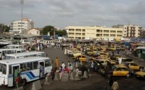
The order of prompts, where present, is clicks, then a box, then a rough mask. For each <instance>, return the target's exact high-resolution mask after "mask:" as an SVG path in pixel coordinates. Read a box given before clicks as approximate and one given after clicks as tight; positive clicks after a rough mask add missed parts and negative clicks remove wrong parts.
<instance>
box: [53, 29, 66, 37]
mask: <svg viewBox="0 0 145 90" xmlns="http://www.w3.org/2000/svg"><path fill="white" fill-rule="evenodd" d="M55 33H56V34H57V35H59V36H66V35H67V32H66V30H57V31H56V32H55Z"/></svg>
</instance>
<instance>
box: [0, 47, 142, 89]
mask: <svg viewBox="0 0 145 90" xmlns="http://www.w3.org/2000/svg"><path fill="white" fill-rule="evenodd" d="M44 51H45V52H46V53H47V54H48V56H49V57H50V58H51V59H53V60H54V59H55V58H56V57H58V58H59V61H60V63H61V62H62V61H63V62H65V63H67V61H73V59H72V58H71V57H68V56H67V55H64V52H63V51H62V50H61V48H48V49H45V50H44ZM136 61H138V62H140V60H136ZM142 64H145V62H144V61H142ZM107 81H108V80H107V79H105V78H104V77H103V76H101V75H100V74H98V73H94V74H93V75H92V77H90V78H89V79H84V80H82V81H68V82H61V81H53V82H52V84H51V85H43V88H42V89H41V90H48V89H49V90H105V88H107V87H108V83H107ZM41 82H43V80H41ZM118 82H119V85H120V90H142V88H143V87H144V86H145V82H144V80H138V79H136V78H135V77H132V78H123V77H121V78H118ZM31 85H32V83H29V84H28V85H27V86H26V88H27V89H25V90H29V89H28V87H31ZM13 89H14V88H7V87H0V90H13Z"/></svg>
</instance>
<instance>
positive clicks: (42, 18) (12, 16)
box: [0, 0, 145, 28]
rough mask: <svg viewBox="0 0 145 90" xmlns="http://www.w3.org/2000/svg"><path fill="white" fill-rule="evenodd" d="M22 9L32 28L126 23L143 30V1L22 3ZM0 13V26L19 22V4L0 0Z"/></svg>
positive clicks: (31, 0)
mask: <svg viewBox="0 0 145 90" xmlns="http://www.w3.org/2000/svg"><path fill="white" fill-rule="evenodd" d="M23 9H24V17H28V18H30V19H32V20H33V21H34V23H35V26H36V27H44V26H45V25H47V24H49V25H50V24H52V25H55V26H56V27H61V28H64V27H65V26H69V25H97V24H99V25H102V26H112V25H114V24H120V23H122V24H126V23H127V22H129V21H131V22H132V23H133V24H134V23H135V24H138V25H140V26H143V27H145V24H144V21H145V19H144V18H143V17H144V16H145V12H144V10H145V1H144V0H24V7H23ZM0 11H1V14H0V18H1V22H0V23H6V24H10V23H11V21H12V20H17V19H20V18H21V4H20V0H0ZM6 15H9V17H6Z"/></svg>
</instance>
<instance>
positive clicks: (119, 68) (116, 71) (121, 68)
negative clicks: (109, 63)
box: [109, 64, 133, 78]
mask: <svg viewBox="0 0 145 90" xmlns="http://www.w3.org/2000/svg"><path fill="white" fill-rule="evenodd" d="M109 73H110V75H111V76H125V77H127V78H128V77H131V76H132V74H133V72H132V70H130V69H129V68H128V67H127V66H125V65H122V64H121V65H114V67H113V69H112V71H111V72H109Z"/></svg>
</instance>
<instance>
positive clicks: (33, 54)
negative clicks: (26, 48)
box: [4, 51, 47, 59]
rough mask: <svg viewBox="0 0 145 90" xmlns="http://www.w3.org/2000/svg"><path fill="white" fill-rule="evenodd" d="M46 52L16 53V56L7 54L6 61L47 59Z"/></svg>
mask: <svg viewBox="0 0 145 90" xmlns="http://www.w3.org/2000/svg"><path fill="white" fill-rule="evenodd" d="M46 56H47V55H46V53H45V52H37V51H31V52H22V53H16V54H6V55H5V57H4V59H15V58H27V57H46Z"/></svg>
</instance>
